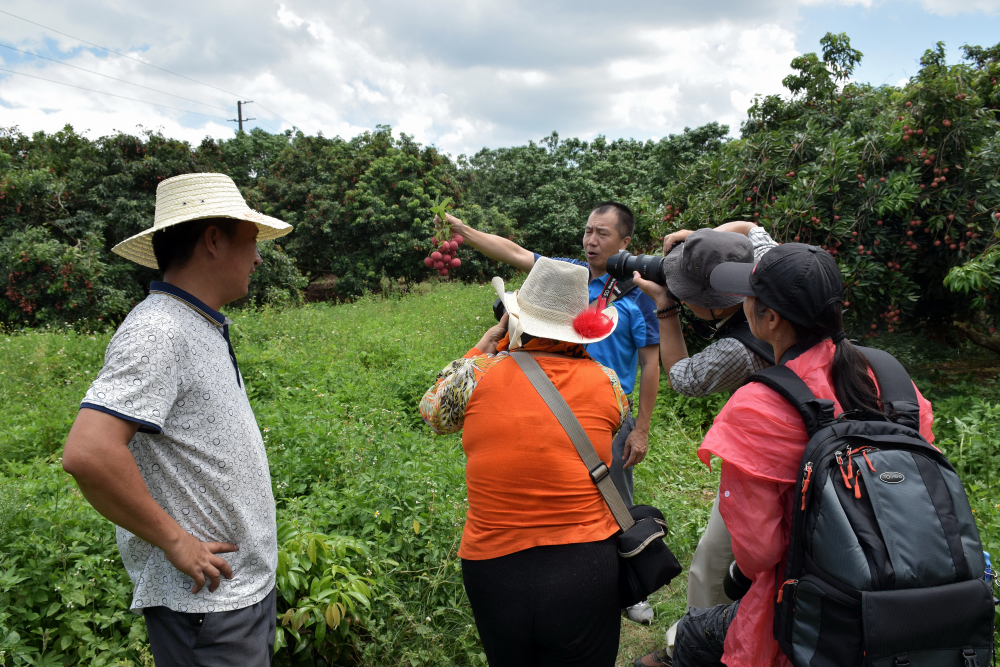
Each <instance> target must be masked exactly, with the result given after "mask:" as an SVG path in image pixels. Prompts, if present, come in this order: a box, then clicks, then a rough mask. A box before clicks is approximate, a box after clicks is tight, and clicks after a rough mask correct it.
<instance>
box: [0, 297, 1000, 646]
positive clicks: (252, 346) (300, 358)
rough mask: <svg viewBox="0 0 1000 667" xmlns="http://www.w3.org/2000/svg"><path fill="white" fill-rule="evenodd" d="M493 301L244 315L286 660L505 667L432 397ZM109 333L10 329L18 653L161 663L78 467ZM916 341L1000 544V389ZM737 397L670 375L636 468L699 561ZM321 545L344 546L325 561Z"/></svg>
mask: <svg viewBox="0 0 1000 667" xmlns="http://www.w3.org/2000/svg"><path fill="white" fill-rule="evenodd" d="M493 296H494V295H493V293H492V290H491V289H490V288H489V287H487V286H476V285H457V284H440V285H436V286H434V287H433V288H431V287H427V286H423V287H421V288H420V289H419V290H418V291H417V292H415V293H413V294H410V295H407V296H393V297H390V298H386V299H371V298H366V299H362V300H360V301H358V302H356V303H352V304H342V305H338V306H331V305H309V306H305V307H302V308H297V309H293V310H287V311H275V310H267V309H265V310H262V311H245V312H238V313H235V315H234V318H233V319H234V326H233V329H232V331H233V339H234V346H235V348H236V351H237V355H238V357H239V364H240V368H241V371H242V373H243V375H244V378H245V379H246V386H247V389H248V392H249V395H250V398H251V402H252V404H253V406H254V410H255V413H256V415H257V421H258V424H259V425H260V427H261V429H262V431H263V434H264V438H265V443H266V446H267V449H268V456H269V460H270V465H271V476H272V480H273V484H274V491H275V498H276V501H277V505H278V520H279V524H281V525H282V526H283V528H282V531H283V532H282V535H283V543H282V550H283V553H285V554H286V558H287V559H288V560H289V562H291V566H290V567H292V568H293V569H294V568H295V567H298V570H296V571H297V572H301V573H304V574H302V576H301V577H300V578H301V579H303V580H302V581H298V580H296V579H295V576H293V577H291V578H285V579H283V580H282V581H283V582H285V584H283V585H287V586H288V587H289V589H288V590H284V591H282V592H283V594H285V595H286V597H287V598H290V599H288V600H285V602H283V603H282V604H283V605H284V606H283V607H282V609H286V608H287V609H293V610H306V611H303V612H302V615H301V620H302V625H301V626H300V627H299V628H298V629H297V630H296V629H295V628H293V627H292V624H287V625H285V626H283V630H282V634H281V638H282V640H281V641H282V643H281V644H280V648H279V652H278V655H277V662H278V664H284V665H299V664H303V665H305V664H308V665H312V664H341V663H357V664H363V665H480V664H485V656H484V655H483V654H482V652H481V647H480V646H479V643H478V637H477V634H476V630H475V624H474V622H473V619H472V614H471V611H470V609H469V607H468V603H467V601H466V598H465V594H464V591H463V589H462V582H461V573H460V569H459V562H458V560H457V556H456V551H457V547H458V538H459V536H460V534H461V528H462V524H463V521H464V514H465V508H466V496H465V479H464V457H463V454H462V451H461V443H460V438H459V436H455V435H452V436H435V435H433V434H432V433H431V432H430V430H429V429H427V428H426V427H425V426H424V425H423V424H422V422H420V419H419V417H418V415H417V412H416V404H417V400H418V399H419V397H420V395H421V394H422V393H423V392H424V390H425V389H426V388H427V387H428V386H430V384H431V383H432V382H433V380H434V377H435V375H436V373H437V372H438V371H439V370H440V369H441V368H442V367H444V366H445V364H446V363H447V362H449V361H450V360H452V359H454V358H456V357H458V356H461V355H462V354H463V353H464V352H465V351H466V350H467V349H468V348H469V347H471V346H472V345H473V344H474V343H475V342H476V341H478V340H479V337H480V336H481V334H482V332H483V331H484V330H485V329H486V328H487V327H488V326H490V325H491V324H492V323H493V320H492V313H491V310H490V305H491V303H492V301H493ZM109 338H110V333H108V332H102V333H89V334H88V333H78V332H73V331H47V332H46V331H32V332H27V333H9V334H7V335H4V336H0V458H2V462H0V665H8V664H27V663H28V662H29V661H30V662H31V663H32V664H66V665H68V664H88V665H89V664H95V665H100V664H134V665H139V664H150V662H151V658H150V656H149V653H148V648H147V646H146V640H145V629H144V627H143V624H142V621H141V617H137V616H135V615H133V614H131V613H130V612H129V611H128V610H127V607H128V603H129V600H130V590H131V585H130V582H129V581H128V577H127V576H126V574H125V572H124V569H123V568H122V566H121V563H120V561H119V559H118V556H117V550H116V547H115V544H114V529H113V527H112V526H111V524H109V523H108V522H107V521H105V520H104V519H102V518H101V517H100V516H98V515H97V514H96V512H94V511H93V510H92V509H91V508H90V506H89V505H88V504H87V503H86V501H84V500H83V499H82V497H81V496H80V495H79V493H78V491H77V490H76V487H75V485H74V484H73V482H72V480H71V479H69V478H68V476H66V475H65V474H64V473H63V472H62V470H61V467H60V462H59V455H60V451H61V446H62V442H63V440H64V438H65V434H66V432H67V431H68V429H69V425H70V424H71V422H72V419H73V417H74V416H75V414H76V410H77V405H78V404H79V401H80V399H81V398H82V396H83V394H84V392H85V391H86V388H87V386H88V384H89V383H90V381H91V380H92V379H93V377H94V375H95V374H96V373H97V371H98V369H99V368H100V366H101V363H102V360H103V353H104V348H105V347H106V345H107V342H108V340H109ZM908 345H909V346H908V347H907V346H904V348H905V349H902V351H901V352H900V351H898V350H897V353H899V354H900V356H903V357H904V361H905V362H906V363H908V364H909V365H910V367H911V370H914V371H916V373H917V375H916V376H917V379H918V384H920V387H921V389H922V390H925V391H926V393H928V395H929V396H930V397H931V398H932V400H934V401H935V402H936V409H937V415H938V426H937V432H938V435H939V443H940V444H941V446H942V447H943V448H944V449H945V451H946V452H947V453H948V454H949V456H951V457H952V459H953V460H954V461H955V462H956V466H957V467H958V468H959V471H960V473H962V475H963V479H964V480H965V481H966V486H967V489H968V490H969V495H970V498H971V499H972V501H973V506H974V507H975V508H976V516H977V518H978V519H979V521H980V522H981V523H980V529H981V531H982V533H983V539H984V542H985V543H986V544H988V545H989V548H991V549H992V550H993V551H994V553H998V552H1000V530H998V527H997V519H998V517H1000V509H998V508H996V507H995V503H996V502H997V501H996V498H995V497H994V495H995V491H994V490H993V489H992V486H993V485H995V483H996V474H997V473H996V469H997V464H998V463H1000V461H998V460H997V457H998V456H1000V449H998V447H997V443H996V435H995V434H996V433H997V432H1000V431H998V427H1000V423H998V422H1000V415H998V412H997V406H998V405H1000V400H998V396H997V392H996V389H995V386H994V384H993V383H992V382H983V381H978V382H971V381H958V382H956V381H954V380H950V379H948V377H947V376H944V375H942V374H941V373H939V372H937V371H935V370H933V368H931V365H930V364H932V362H933V361H934V360H937V359H940V358H947V357H949V355H951V356H954V352H952V351H949V350H948V349H942V350H938V351H936V352H935V353H934V355H931V356H930V357H927V358H923V357H921V358H916V357H914V356H913V355H914V354H916V352H914V350H918V351H924V352H926V349H927V348H926V346H924V345H923V344H920V345H912V344H908ZM907 350H909V352H907ZM904 352H905V354H904ZM906 354H910V355H911V356H910V357H906ZM723 401H724V397H713V398H708V399H697V400H691V399H684V398H681V397H679V396H677V395H676V394H674V393H673V392H672V391H671V390H670V388H669V385H668V384H667V383H666V380H665V379H663V381H662V382H661V391H660V397H659V399H658V401H657V404H656V410H655V413H654V417H653V429H652V432H651V437H650V453H649V456H648V457H647V459H646V461H645V462H644V463H642V464H641V465H640V466H638V468H637V469H636V496H637V501H638V502H646V503H650V504H653V505H656V506H658V507H660V508H662V509H663V510H664V513H665V514H666V516H667V517H668V519H669V521H670V534H669V536H668V543H669V544H670V546H671V548H672V549H673V550H674V552H675V553H676V554H677V555H678V557H679V558H680V559H681V561H682V563H686V562H688V561H689V560H690V555H691V553H692V551H693V549H694V547H695V545H696V543H697V539H698V536H699V535H700V533H701V531H702V529H703V528H704V525H705V524H706V523H707V520H708V513H709V509H710V507H711V502H712V498H713V496H714V491H715V488H716V485H717V482H718V477H717V474H718V466H716V467H715V470H709V469H708V468H706V467H705V466H703V465H702V464H701V463H700V462H698V460H697V458H696V457H695V451H696V449H697V447H698V444H699V443H700V441H701V438H702V435H703V433H704V431H705V430H706V429H707V428H708V427H709V426H710V424H711V420H712V418H713V417H714V415H715V413H716V412H717V411H718V409H719V408H720V407H721V405H722V403H723ZM977 401H978V402H977ZM990 466H992V472H990V471H989V469H990ZM989 475H992V476H989ZM314 537H315V539H313V538H314ZM310 544H312V545H313V546H312V547H310V546H309V545H310ZM316 545H319V547H320V548H321V549H329V550H330V551H329V554H327V555H324V554H323V553H319V554H318V555H317V553H316V550H317V546H316ZM317 563H318V565H317ZM331 563H333V564H335V565H336V564H339V565H342V566H343V568H344V570H343V572H340V573H335V574H334V575H331V576H330V577H329V578H330V581H327V582H325V583H323V582H322V581H321V577H320V576H319V574H316V573H317V572H318V571H319V570H320V569H322V568H327V569H329V566H330V564H331ZM684 579H685V577H684V575H682V576H681V577H679V578H678V579H677V580H676V581H675V583H674V584H672V585H671V586H670V587H668V588H666V589H664V590H663V591H661V592H659V593H657V594H656V595H655V596H654V597H653V599H652V602H653V604H654V605H655V606H656V608H657V611H658V618H657V620H656V622H655V623H654V624H653V626H651V627H649V628H643V627H640V626H637V625H634V624H631V623H627V622H626V623H624V624H623V633H622V649H621V653H620V659H619V662H620V664H631V658H632V657H634V656H635V655H638V654H639V653H641V652H645V651H647V650H651V649H653V648H656V647H657V645H658V644H660V643H661V640H662V633H663V630H664V629H665V628H666V627H667V626H668V625H669V624H670V623H672V622H673V621H674V620H676V618H678V617H679V616H680V614H681V613H683V610H684V603H685V602H684V601H685V589H684ZM357 581H365V582H368V584H367V585H370V591H369V592H370V595H367V596H362V597H365V598H366V602H367V604H366V603H362V602H358V603H357V604H356V605H355V607H354V609H353V611H351V610H349V611H348V613H347V614H346V616H347V617H349V618H350V621H347V620H343V619H340V618H338V619H336V620H338V621H340V624H339V625H337V626H336V627H332V628H331V629H330V630H329V633H328V634H326V635H325V638H321V637H319V632H320V631H319V629H320V627H321V626H322V624H323V623H324V621H323V620H322V607H321V606H317V607H315V608H313V607H309V604H311V603H308V604H307V602H303V600H315V599H317V597H322V596H321V595H319V594H321V593H322V592H323V591H322V590H320V589H322V588H323V587H324V586H326V587H328V590H331V591H334V592H335V593H336V594H337V595H346V593H345V591H347V590H349V588H350V586H352V585H354V584H352V583H351V582H357ZM359 590H363V589H359ZM331 594H333V593H331ZM309 610H311V611H309ZM307 611H308V613H306V612H307ZM317 614H318V615H319V616H320V618H315V615H317ZM323 627H324V629H325V626H323ZM293 630H294V632H293ZM296 649H298V650H296Z"/></svg>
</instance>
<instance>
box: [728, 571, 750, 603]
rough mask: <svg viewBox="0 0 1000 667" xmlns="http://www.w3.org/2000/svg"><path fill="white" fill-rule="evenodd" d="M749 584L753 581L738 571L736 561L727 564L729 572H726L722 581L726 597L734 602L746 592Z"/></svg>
mask: <svg viewBox="0 0 1000 667" xmlns="http://www.w3.org/2000/svg"><path fill="white" fill-rule="evenodd" d="M751 584H753V581H751V580H750V578H749V577H747V575H745V574H743V573H742V572H740V568H739V566H737V565H736V561H733V562H732V563H730V564H729V572H727V573H726V578H725V579H724V580H723V581H722V590H723V591H724V592H725V594H726V597H727V598H729V599H730V600H732V601H733V602H736V601H737V600H739V599H740V598H742V597H743V596H744V595H746V594H747V591H749V590H750V585H751Z"/></svg>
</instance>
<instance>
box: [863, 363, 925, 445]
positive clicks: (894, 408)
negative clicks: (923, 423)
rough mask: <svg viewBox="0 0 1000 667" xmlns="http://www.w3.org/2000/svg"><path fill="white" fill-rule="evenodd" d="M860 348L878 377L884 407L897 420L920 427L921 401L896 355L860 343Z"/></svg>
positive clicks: (891, 417) (890, 417) (887, 413)
mask: <svg viewBox="0 0 1000 667" xmlns="http://www.w3.org/2000/svg"><path fill="white" fill-rule="evenodd" d="M858 350H859V351H860V352H861V353H862V354H863V355H865V358H866V359H868V365H869V366H871V368H872V371H874V372H875V378H876V379H877V380H878V388H879V394H880V398H881V400H882V410H883V412H884V413H885V415H886V416H887V417H888V418H889V419H890V420H891V421H894V422H896V423H897V424H901V425H903V426H908V427H910V428H912V429H915V430H919V428H920V403H918V402H917V391H916V390H915V389H914V388H913V382H912V381H911V380H910V374H909V373H907V372H906V369H905V368H903V364H901V363H899V360H897V359H896V357H894V356H892V355H891V354H889V353H888V352H885V351H884V350H877V349H875V348H872V347H861V346H860V345H859V346H858Z"/></svg>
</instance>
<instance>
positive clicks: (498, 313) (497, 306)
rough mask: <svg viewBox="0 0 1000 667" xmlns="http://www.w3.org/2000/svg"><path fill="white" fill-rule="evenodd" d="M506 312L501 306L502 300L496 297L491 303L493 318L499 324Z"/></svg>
mask: <svg viewBox="0 0 1000 667" xmlns="http://www.w3.org/2000/svg"><path fill="white" fill-rule="evenodd" d="M507 294H513V292H507ZM506 312H507V306H505V305H503V299H501V298H500V297H497V300H496V301H494V302H493V317H495V318H497V322H499V321H500V320H501V319H502V318H503V314H504V313H506Z"/></svg>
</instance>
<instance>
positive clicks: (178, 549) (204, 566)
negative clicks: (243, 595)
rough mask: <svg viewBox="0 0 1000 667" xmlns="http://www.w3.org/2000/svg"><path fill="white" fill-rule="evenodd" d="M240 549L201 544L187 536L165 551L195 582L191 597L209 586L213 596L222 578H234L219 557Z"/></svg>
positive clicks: (220, 544)
mask: <svg viewBox="0 0 1000 667" xmlns="http://www.w3.org/2000/svg"><path fill="white" fill-rule="evenodd" d="M238 550H239V547H237V546H236V545H235V544H229V543H228V542H202V541H201V540H199V539H198V538H197V537H195V536H194V535H191V534H190V533H187V532H184V533H183V535H182V536H181V538H180V539H179V540H178V542H177V543H176V544H174V545H172V546H171V547H169V548H167V549H164V550H163V555H165V556H166V557H167V560H168V561H170V564H171V565H173V566H174V567H176V568H177V569H178V570H180V571H181V572H183V573H184V574H186V575H187V576H189V577H191V578H192V579H194V587H193V588H192V589H191V592H192V593H197V592H198V591H200V590H201V589H202V587H203V586H204V585H205V584H206V582H207V583H208V591H209V592H210V593H211V592H212V591H214V590H215V589H216V588H218V587H219V583H220V582H221V581H222V577H225V578H226V579H232V578H233V570H232V568H230V567H229V563H227V562H226V561H225V560H224V559H223V558H222V557H221V556H217V555H216V554H220V553H231V552H233V551H238Z"/></svg>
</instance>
